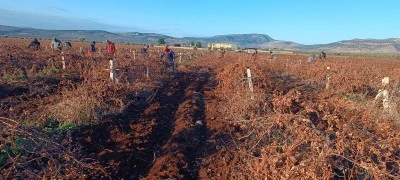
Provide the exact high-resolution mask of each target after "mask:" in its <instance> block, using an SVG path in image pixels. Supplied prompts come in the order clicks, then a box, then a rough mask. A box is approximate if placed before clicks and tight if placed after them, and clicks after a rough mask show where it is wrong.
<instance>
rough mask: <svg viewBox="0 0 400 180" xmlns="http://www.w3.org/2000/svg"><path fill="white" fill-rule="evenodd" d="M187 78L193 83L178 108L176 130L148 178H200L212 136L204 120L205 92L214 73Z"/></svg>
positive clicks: (197, 73) (193, 73)
mask: <svg viewBox="0 0 400 180" xmlns="http://www.w3.org/2000/svg"><path fill="white" fill-rule="evenodd" d="M183 80H184V81H185V82H186V83H187V84H189V85H188V87H187V88H186V89H185V93H184V99H183V101H182V103H181V104H180V105H179V107H178V109H177V111H176V114H175V117H174V119H175V120H174V122H175V124H174V130H173V132H172V135H171V138H170V139H169V140H168V142H167V143H166V144H165V145H164V146H163V147H162V149H161V152H160V154H159V157H158V158H157V159H156V161H155V162H154V165H153V167H152V168H151V170H150V171H149V174H148V176H147V178H148V179H160V178H164V179H165V178H178V179H197V178H198V170H199V168H200V167H199V166H200V164H201V159H202V157H203V156H204V152H203V148H202V147H203V145H204V144H205V141H206V139H207V137H208V129H207V127H206V126H205V122H204V121H205V119H206V117H205V113H204V110H205V98H204V91H205V87H206V86H208V85H209V84H208V82H209V81H210V75H209V73H208V72H202V73H200V72H191V73H186V74H185V77H184V79H183Z"/></svg>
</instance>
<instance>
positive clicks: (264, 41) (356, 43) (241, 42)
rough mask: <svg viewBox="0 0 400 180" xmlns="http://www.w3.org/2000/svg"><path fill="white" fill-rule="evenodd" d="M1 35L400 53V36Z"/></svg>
mask: <svg viewBox="0 0 400 180" xmlns="http://www.w3.org/2000/svg"><path fill="white" fill-rule="evenodd" d="M0 36H9V37H29V38H46V39H51V38H54V37H57V38H59V39H62V40H76V41H77V40H79V39H81V38H85V40H87V41H105V40H107V39H108V40H111V41H114V42H118V43H135V44H152V43H153V44H155V43H157V41H158V39H161V38H164V39H165V41H166V42H167V43H168V44H175V43H179V44H186V45H188V44H190V42H201V43H202V45H203V46H207V44H208V43H215V42H225V43H233V44H236V45H237V46H238V47H240V48H250V47H252V48H263V49H282V50H292V51H308V52H311V51H326V52H374V53H375V52H379V53H400V39H396V38H390V39H352V40H344V41H339V42H334V43H329V44H316V45H303V44H298V43H295V42H292V41H280V40H275V39H273V38H271V37H269V36H268V35H264V34H230V35H218V36H212V37H183V38H175V37H171V36H166V35H162V34H156V33H140V32H127V33H111V32H108V31H101V30H44V29H33V28H20V27H12V26H3V25H0Z"/></svg>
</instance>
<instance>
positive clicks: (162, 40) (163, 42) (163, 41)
mask: <svg viewBox="0 0 400 180" xmlns="http://www.w3.org/2000/svg"><path fill="white" fill-rule="evenodd" d="M157 42H158V44H161V45H164V44H165V39H164V38H160V39H158V41H157Z"/></svg>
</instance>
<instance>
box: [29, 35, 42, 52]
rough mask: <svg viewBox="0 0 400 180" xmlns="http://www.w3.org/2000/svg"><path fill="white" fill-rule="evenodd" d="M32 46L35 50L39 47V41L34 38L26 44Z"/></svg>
mask: <svg viewBox="0 0 400 180" xmlns="http://www.w3.org/2000/svg"><path fill="white" fill-rule="evenodd" d="M31 47H33V48H34V49H35V50H39V49H40V42H39V41H38V40H37V39H36V38H35V39H34V40H33V41H32V42H31V43H30V44H29V46H28V48H31Z"/></svg>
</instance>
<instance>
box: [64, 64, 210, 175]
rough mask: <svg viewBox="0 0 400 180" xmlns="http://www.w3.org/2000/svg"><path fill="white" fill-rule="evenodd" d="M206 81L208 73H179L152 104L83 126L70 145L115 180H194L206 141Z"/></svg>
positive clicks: (160, 91)
mask: <svg viewBox="0 0 400 180" xmlns="http://www.w3.org/2000/svg"><path fill="white" fill-rule="evenodd" d="M209 78H210V75H209V73H208V72H207V73H197V72H188V73H183V72H179V73H177V74H176V75H175V77H173V78H172V79H170V80H169V81H167V82H165V83H164V85H163V86H161V87H160V88H159V90H158V91H157V93H156V95H155V97H154V99H153V100H152V101H151V102H150V104H146V103H144V100H142V101H141V102H142V103H139V104H138V105H133V106H131V107H128V108H127V110H126V111H125V113H123V114H121V115H118V116H115V117H110V118H109V120H108V121H106V122H104V123H101V124H99V125H94V126H93V125H92V126H87V127H83V128H81V129H79V130H77V131H75V132H73V133H72V139H71V141H72V142H78V143H79V144H80V145H81V146H82V147H83V152H81V154H83V156H86V157H87V156H89V158H93V159H95V160H97V161H99V162H100V163H101V164H102V165H103V167H106V169H107V171H108V173H109V174H110V175H111V177H112V178H113V179H121V178H123V179H141V178H144V177H147V178H148V179H160V178H185V179H195V178H197V176H198V169H199V165H200V161H201V159H198V158H201V157H203V156H204V155H202V154H203V153H202V151H199V149H201V146H202V145H203V144H204V142H205V140H206V139H207V128H206V126H205V125H204V124H205V123H204V120H205V114H204V104H205V102H204V97H203V93H204V88H205V85H206V84H207V82H208V81H209ZM197 121H199V122H201V124H200V123H198V124H197V125H196V122H197Z"/></svg>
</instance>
